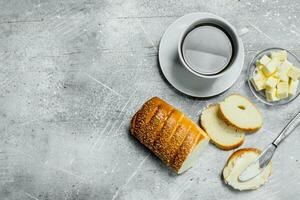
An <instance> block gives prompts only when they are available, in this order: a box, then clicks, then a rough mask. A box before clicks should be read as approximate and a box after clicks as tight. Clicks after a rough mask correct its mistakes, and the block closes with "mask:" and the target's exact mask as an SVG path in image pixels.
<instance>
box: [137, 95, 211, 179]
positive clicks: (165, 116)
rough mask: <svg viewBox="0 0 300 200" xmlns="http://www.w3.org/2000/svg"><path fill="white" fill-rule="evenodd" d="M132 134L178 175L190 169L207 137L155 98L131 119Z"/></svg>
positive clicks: (183, 116)
mask: <svg viewBox="0 0 300 200" xmlns="http://www.w3.org/2000/svg"><path fill="white" fill-rule="evenodd" d="M131 133H132V135H134V136H135V137H136V138H137V139H138V140H139V141H140V142H141V143H142V144H143V145H145V146H146V147H147V148H148V149H150V150H151V151H152V152H153V153H154V154H155V155H156V156H158V157H159V158H160V159H161V160H163V161H164V162H165V163H166V164H167V165H168V166H170V167H171V168H172V169H174V170H175V171H176V172H177V173H178V174H180V173H182V172H184V171H186V170H187V169H189V168H191V167H192V166H193V164H194V163H195V162H196V161H197V159H198V157H199V153H200V152H201V151H202V149H204V148H205V147H206V146H207V143H208V137H207V134H206V133H205V132H204V131H203V130H202V129H201V128H200V127H198V126H197V125H196V124H195V123H194V122H193V121H192V120H190V119H189V118H188V117H186V116H185V115H184V114H183V113H182V112H180V111H179V110H177V109H176V108H174V107H173V106H171V105H169V104H168V103H166V102H165V101H163V100H162V99H160V98H158V97H153V98H151V99H150V100H148V101H147V102H146V103H145V104H144V105H143V106H142V108H141V109H140V110H139V111H138V112H137V113H136V114H135V115H134V116H133V118H132V121H131Z"/></svg>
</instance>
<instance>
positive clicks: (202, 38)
mask: <svg viewBox="0 0 300 200" xmlns="http://www.w3.org/2000/svg"><path fill="white" fill-rule="evenodd" d="M182 55H183V58H184V60H185V62H186V63H187V65H188V66H189V67H190V68H191V69H193V70H194V71H195V72H198V73H201V74H204V75H213V74H217V73H219V72H221V71H222V70H223V69H225V68H226V66H227V65H228V64H229V63H230V61H231V59H232V57H233V45H232V41H231V39H230V37H229V36H228V35H227V34H226V32H225V31H223V30H222V28H220V27H218V26H216V25H211V24H207V25H201V26H198V27H196V28H194V29H192V30H191V31H190V32H188V33H187V35H186V36H185V38H184V41H183V44H182Z"/></svg>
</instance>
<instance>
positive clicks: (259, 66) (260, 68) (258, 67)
mask: <svg viewBox="0 0 300 200" xmlns="http://www.w3.org/2000/svg"><path fill="white" fill-rule="evenodd" d="M263 67H264V65H262V64H258V65H256V69H257V70H259V71H261V70H262V68H263Z"/></svg>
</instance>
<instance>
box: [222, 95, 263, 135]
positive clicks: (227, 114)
mask: <svg viewBox="0 0 300 200" xmlns="http://www.w3.org/2000/svg"><path fill="white" fill-rule="evenodd" d="M220 116H221V117H222V118H223V120H224V121H225V122H226V123H227V124H228V125H231V126H233V127H235V128H237V129H239V130H241V131H245V132H256V131H257V130H259V129H260V128H261V127H262V124H263V118H262V115H261V113H260V112H259V111H258V109H257V108H256V106H255V105H254V104H253V103H252V102H250V101H249V100H248V99H247V98H245V97H243V96H241V95H238V94H233V95H230V96H228V97H227V98H225V99H224V101H223V102H221V103H220Z"/></svg>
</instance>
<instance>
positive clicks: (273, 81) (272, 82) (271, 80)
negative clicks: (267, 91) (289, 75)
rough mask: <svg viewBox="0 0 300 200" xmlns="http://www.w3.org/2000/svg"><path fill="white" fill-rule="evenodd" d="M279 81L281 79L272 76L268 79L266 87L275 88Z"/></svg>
mask: <svg viewBox="0 0 300 200" xmlns="http://www.w3.org/2000/svg"><path fill="white" fill-rule="evenodd" d="M278 82H279V79H277V78H275V77H273V76H270V77H269V78H268V79H267V80H266V82H265V84H266V87H269V88H275V87H276V85H277V83H278Z"/></svg>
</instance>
